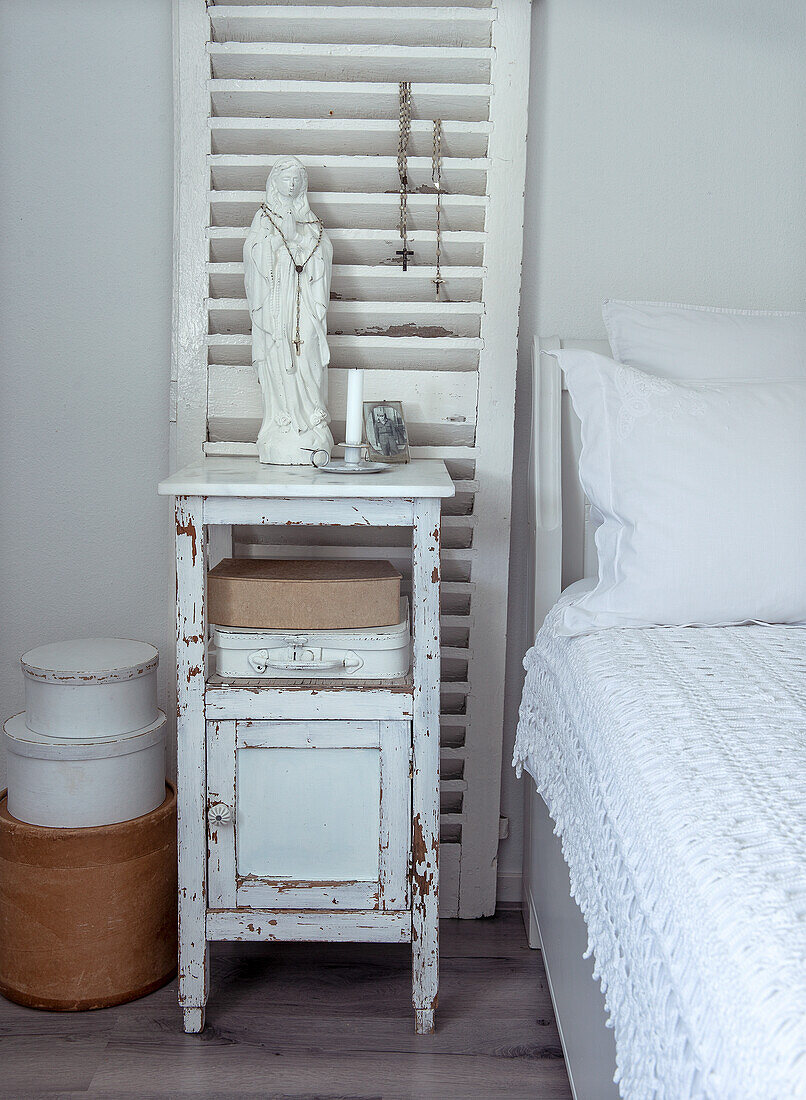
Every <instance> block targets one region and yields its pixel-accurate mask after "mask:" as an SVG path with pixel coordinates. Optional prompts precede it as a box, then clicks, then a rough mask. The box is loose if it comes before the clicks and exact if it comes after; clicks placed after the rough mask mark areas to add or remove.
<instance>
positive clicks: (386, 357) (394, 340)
mask: <svg viewBox="0 0 806 1100" xmlns="http://www.w3.org/2000/svg"><path fill="white" fill-rule="evenodd" d="M328 344H329V345H330V363H331V366H335V367H341V366H343V367H350V366H353V367H363V368H364V369H366V370H373V369H374V368H376V367H382V368H384V369H387V370H404V371H411V372H412V373H417V371H419V370H435V371H437V370H443V371H475V370H476V369H477V367H478V358H479V351H480V350H481V347H482V342H481V339H479V338H476V337H472V336H446V337H440V338H434V339H431V338H430V337H422V336H331V337H329V338H328ZM207 346H208V348H209V354H210V359H211V362H215V363H221V364H226V365H236V366H237V365H241V364H244V365H248V364H251V362H252V340H251V337H250V336H246V335H244V334H242V333H238V334H236V335H228V334H212V333H211V334H210V335H209V336H208V337H207ZM210 369H212V367H211V368H210ZM387 396H388V395H387Z"/></svg>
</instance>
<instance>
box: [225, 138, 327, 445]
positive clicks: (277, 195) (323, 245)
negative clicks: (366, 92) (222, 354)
mask: <svg viewBox="0 0 806 1100" xmlns="http://www.w3.org/2000/svg"><path fill="white" fill-rule="evenodd" d="M243 263H244V283H245V286H246V298H247V301H248V302H249V314H250V316H251V318H252V364H253V366H254V367H255V368H256V370H257V375H258V380H259V381H260V389H261V393H262V395H263V424H262V426H261V429H260V433H259V435H258V437H257V449H258V455H259V456H260V461H261V462H271V463H276V464H278V465H283V466H300V465H310V463H311V456H312V452H314V451H317V450H324V451H326V452H327V454H328V456H329V455H330V452H331V450H332V448H333V436H332V435H331V434H330V429H329V428H328V423H329V421H330V416H329V415H328V411H327V366H328V363H329V362H330V349H329V348H328V346H327V307H328V303H329V301H330V276H331V270H332V267H333V246H332V245H331V243H330V241H329V240H328V238H327V236H326V234H325V232H324V228H323V226H322V223H321V222H320V221H319V219H318V218H317V217H316V215H315V214H314V213H313V212H312V210H311V208H310V206H309V205H308V174H307V172H306V171H305V168H304V167H303V165H302V164H301V163H300V162H299V161H298V160H297V158H296V157H290V156H289V157H281V158H280V159H279V160H278V161H277V162H276V163H275V165H274V167H273V168H272V170H271V173H270V174H269V178H268V180H267V181H266V201H265V202H264V203H262V204H261V206H260V209H259V210H258V212H257V213H256V214H255V216H254V218H253V220H252V224H251V226H250V227H249V232H248V234H247V236H246V243H245V244H244V250H243Z"/></svg>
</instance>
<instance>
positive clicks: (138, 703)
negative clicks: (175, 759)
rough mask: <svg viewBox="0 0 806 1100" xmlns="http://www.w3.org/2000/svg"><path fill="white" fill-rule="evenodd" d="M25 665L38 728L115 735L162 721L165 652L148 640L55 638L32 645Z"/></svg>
mask: <svg viewBox="0 0 806 1100" xmlns="http://www.w3.org/2000/svg"><path fill="white" fill-rule="evenodd" d="M21 664H22V671H23V673H24V675H25V714H26V723H27V725H28V728H29V729H30V730H33V731H34V733H44V734H47V735H49V736H50V737H79V738H82V739H86V738H88V737H115V736H117V735H118V734H122V733H131V732H132V731H133V730H141V729H145V728H146V727H147V726H151V725H152V724H153V723H154V722H156V720H157V714H158V711H157V665H158V664H159V652H158V651H157V650H156V649H155V647H154V646H153V645H149V644H148V643H147V642H135V641H131V640H130V639H128V638H80V639H77V640H76V641H71V642H54V643H53V644H51V645H41V646H37V648H36V649H30V650H29V651H28V652H27V653H24V654H23V655H22V659H21ZM9 812H10V811H9Z"/></svg>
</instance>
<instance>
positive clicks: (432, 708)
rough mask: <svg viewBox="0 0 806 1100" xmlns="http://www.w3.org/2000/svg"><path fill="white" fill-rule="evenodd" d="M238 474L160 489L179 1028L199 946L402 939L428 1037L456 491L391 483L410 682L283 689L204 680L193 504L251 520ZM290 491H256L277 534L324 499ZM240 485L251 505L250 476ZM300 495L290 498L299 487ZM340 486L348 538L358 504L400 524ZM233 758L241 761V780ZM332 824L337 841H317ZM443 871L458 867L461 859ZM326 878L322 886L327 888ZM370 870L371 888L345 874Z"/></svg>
mask: <svg viewBox="0 0 806 1100" xmlns="http://www.w3.org/2000/svg"><path fill="white" fill-rule="evenodd" d="M239 464H240V465H241V466H243V467H245V468H246V469H249V470H251V469H252V467H254V466H255V465H256V463H254V462H253V461H251V460H249V459H245V458H242V459H231V460H229V462H228V463H225V464H223V465H222V463H221V462H220V461H219V462H216V460H214V459H208V460H206V462H205V463H204V464H203V467H204V468H202V467H200V466H198V465H197V466H196V467H195V468H193V469H191V470H190V471H187V470H185V471H180V472H179V473H178V474H177V475H176V476H175V477H174V478H172V479H169V481H168V482H166V483H163V485H162V486H161V487H160V488H161V491H162V492H163V493H168V494H170V493H177V494H178V495H177V500H176V552H177V682H178V730H179V766H180V767H179V784H180V789H179V810H180V818H179V845H180V867H179V875H180V879H179V882H180V1003H181V1004H182V1006H183V1010H184V1025H185V1029H186V1030H193V1029H196V1030H198V1029H199V1028H201V1027H203V1025H204V1013H203V1009H204V1004H205V1002H206V997H207V988H206V986H207V969H208V948H207V941H208V940H209V939H214V938H235V939H241V938H247V939H248V938H256V939H277V938H280V939H328V938H336V939H346V940H350V939H354V940H359V941H362V940H378V941H407V940H409V939H411V940H412V997H413V1003H414V1008H415V1027H416V1029H417V1031H418V1032H421V1033H424V1032H428V1031H431V1030H433V1026H434V1011H435V1008H436V999H437V992H438V953H439V949H438V935H439V931H438V869H437V859H438V850H439V819H440V814H439V806H440V789H439V762H440V747H439V728H440V723H439V700H440V688H439V661H440V645H439V579H440V558H439V543H440V501H441V499H442V498H443V497H445V496H448V495H450V494H451V493H452V492H453V484H452V482H451V480H450V479H449V478H448V476H447V472H446V470H445V466H444V463H441V462H434V463H431V464H430V465H429V463H427V462H420V463H419V464H418V469H417V470H416V472H415V473H416V480H418V481H422V482H423V483H424V484H426V485H428V486H430V496H415V495H413V492H412V489H413V485H412V484H411V483H409V485H408V486H406V485H405V483H404V482H403V481H402V480H401V481H398V482H395V484H396V486H397V487H398V488H399V490H400V498H402V499H403V500H404V501H410V502H411V509H412V519H413V527H412V563H413V566H412V567H413V589H412V607H413V614H412V620H413V626H414V640H413V649H414V663H413V676H412V678H406V679H405V680H404V681H402V682H394V681H393V682H391V683H388V684H387V685H386V686H385V687H384V688H382V689H379V688H378V686H377V682H375V683H372V682H370V683H369V684H367V685H364V684H362V683H361V682H356V683H353V684H351V683H349V682H345V681H324V680H307V681H299V682H296V681H286V682H283V684H282V686H281V687H280V686H277V685H276V682H275V681H268V682H267V681H261V680H257V679H256V680H248V681H238V682H237V683H238V686H237V687H235V686H232V685H230V684H229V683H228V682H227V681H223V680H221V678H220V677H214V676H212V675H211V674H210V670H209V667H208V659H207V653H206V648H207V647H206V644H205V639H206V637H207V623H206V615H205V584H206V572H205V559H206V524H205V502H206V501H208V500H209V499H210V498H211V497H213V498H214V497H216V496H218V498H219V499H221V500H222V502H226V503H227V504H228V505H229V507H230V509H231V510H230V511H229V512H228V513H226V514H227V516H228V518H229V520H231V522H232V523H233V524H237V523H238V522H239V520H243V519H244V518H245V517H247V516H249V515H251V514H252V513H251V512H250V509H251V507H252V506H253V504H254V498H253V497H250V496H246V497H240V496H234V497H232V496H231V497H228V498H227V497H225V496H222V490H223V487H224V486H227V485H229V484H230V482H231V481H232V480H233V477H234V480H235V483H236V484H237V486H238V488H239V491H243V485H244V480H243V478H238V476H237V467H238V466H239ZM262 469H265V467H263V468H262ZM402 469H403V470H404V471H405V469H406V468H405V467H403V468H402ZM286 473H288V472H287V471H286ZM292 481H293V478H292V477H290V475H289V477H288V479H287V481H285V482H283V481H279V480H278V477H277V475H276V472H275V474H274V475H273V476H271V477H268V476H267V478H266V479H264V481H263V482H262V485H261V488H262V490H263V493H264V495H265V498H266V499H267V500H268V501H269V502H270V503H271V502H274V503H278V504H279V503H282V506H283V515H284V517H285V521H286V522H288V523H291V524H294V523H298V522H299V521H300V513H302V514H303V515H308V516H309V515H310V513H308V512H306V507H307V505H309V504H310V503H311V501H316V500H317V499H318V497H317V493H318V491H319V490H318V487H317V485H316V482H315V481H313V482H310V481H309V483H308V486H307V499H306V498H305V497H304V496H301V495H300V496H297V497H290V496H286V497H285V498H282V497H280V498H278V495H277V494H278V486H280V485H282V484H287V483H290V482H292ZM190 484H194V485H196V486H198V488H197V490H196V494H195V495H193V496H187V495H183V494H182V493H181V492H180V490H181V488H182V487H186V486H188V485H190ZM248 484H249V485H250V492H254V491H255V485H254V471H253V470H252V473H251V475H250V481H249V482H248ZM295 484H296V487H297V491H298V492H299V493H300V494H301V492H302V484H303V483H302V482H296V483H295ZM349 484H350V486H352V487H353V490H354V492H357V493H358V494H359V495H358V496H357V497H355V498H353V499H351V498H350V497H344V498H341V499H339V500H331V501H330V504H331V506H332V507H331V508H330V510H329V512H328V515H327V518H326V520H323V521H322V522H326V523H327V524H328V525H331V524H339V523H340V522H343V523H344V525H345V526H347V527H351V526H352V525H353V523H354V516H355V510H356V507H358V508H359V509H361V508H362V507H363V505H364V504H365V503H366V500H365V499H364V496H367V497H368V498H369V500H370V502H372V503H373V504H374V506H375V513H374V515H373V521H377V525H378V526H379V527H381V528H383V527H386V526H388V524H389V523H390V519H391V517H393V516H395V515H397V514H398V512H399V508H400V502H399V499H397V498H394V497H393V498H389V497H386V496H380V495H379V494H378V492H377V489H376V486H375V480H374V479H372V478H355V479H352V480H351V481H350V482H349ZM384 508H386V509H388V514H387V515H384V514H383V510H384ZM239 509H240V512H241V515H239ZM208 518H209V517H208ZM275 518H277V517H275ZM461 690H465V691H466V685H463V686H462V689H461ZM205 712H206V718H207V722H206V727H205ZM408 719H410V721H409V720H408ZM289 720H292V721H289ZM205 736H206V742H207V753H206V754H205ZM410 748H411V750H412V755H411V757H410V755H409V750H410ZM307 753H310V754H312V755H311V757H306V754H307ZM296 754H299V756H296ZM356 754H358V756H360V760H358V759H357V757H356ZM241 755H243V757H246V756H247V755H248V756H249V759H248V760H245V762H244V765H243V768H242V767H241V765H240V763H239V756H241ZM317 756H318V757H319V761H317V762H316V763H315V762H314V760H315V757H317ZM292 758H293V759H292ZM322 760H324V764H325V766H324V767H322V765H321V761H322ZM273 761H279V763H278V764H277V765H276V766H275V764H274V763H273ZM284 770H285V772H286V773H287V774H286V775H285V780H284V779H283V771H284ZM306 782H307V783H308V787H307V788H306V787H305V784H306ZM463 789H464V784H463V783H462V782H460V783H458V784H456V783H454V785H453V786H452V787H448V788H446V792H447V793H449V794H457V793H461V792H462V791H463ZM267 791H269V798H268V800H267V798H266V792H267ZM301 792H305V797H300V793H301ZM449 817H450V815H449ZM368 821H369V822H371V823H372V825H371V827H370V828H369V829H368V828H367V823H368ZM449 824H454V823H452V822H449ZM326 829H329V830H333V835H332V836H330V837H328V838H327V841H326V839H325V830H326ZM239 830H240V832H239ZM244 830H246V832H245V833H244ZM205 834H206V835H205ZM370 837H371V843H372V855H371V857H370V858H368V854H367V853H368V850H369V849H368V848H367V843H368V842H369V839H370ZM239 862H240V863H242V864H243V866H242V867H241V866H239ZM370 864H371V867H370ZM452 867H453V869H454V871H455V867H456V865H455V863H453V864H452ZM327 871H330V872H331V873H332V875H333V877H332V878H328V879H325V878H324V875H325V874H326V872H327ZM368 874H371V875H374V878H366V877H348V876H367V875H368ZM313 875H316V876H317V877H316V878H313V877H305V878H303V877H302V876H313ZM208 876H209V886H208V884H207V879H208ZM279 876H282V877H279ZM454 881H455V877H454ZM233 906H234V909H233ZM286 906H288V907H289V908H286ZM320 906H321V907H322V910H323V911H322V912H321V913H319V912H317V907H320Z"/></svg>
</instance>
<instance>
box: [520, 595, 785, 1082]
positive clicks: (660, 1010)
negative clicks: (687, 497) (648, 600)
mask: <svg viewBox="0 0 806 1100" xmlns="http://www.w3.org/2000/svg"><path fill="white" fill-rule="evenodd" d="M554 617H555V613H552V615H550V616H549V618H548V620H547V622H546V625H545V626H544V627H543V629H542V630H541V631H540V633H539V634H538V636H537V641H536V644H535V647H534V648H533V649H532V650H530V652H529V654H528V655H527V658H526V661H525V666H526V669H527V678H526V685H525V688H524V694H523V701H522V704H521V715H520V724H519V727H518V737H517V742H516V746H515V761H514V763H515V764H516V765H517V766H518V767H519V768H520V766H521V765H523V766H525V767H526V768H527V770H528V771H529V772H530V774H531V775H532V776H533V777H534V779H535V781H536V783H537V787H538V790H539V791H540V793H541V795H542V796H543V797H544V799H545V801H546V803H547V805H548V807H549V811H550V813H551V815H552V817H553V818H554V820H555V822H556V824H557V830H556V831H557V832H558V833H559V834H560V836H561V838H562V845H563V852H564V854H565V858H566V861H567V863H568V866H569V869H570V875H571V884H572V893H573V895H574V897H575V898H576V900H577V902H578V904H579V906H580V908H581V910H582V913H583V914H584V916H585V919H586V921H587V925H588V934H589V950H592V951H593V954H594V958H595V963H596V970H595V973H596V976H597V977H598V978H599V979H600V980H601V983H602V988H603V990H604V994H605V998H606V1002H607V1008H608V1011H609V1013H610V1016H611V1020H612V1023H613V1026H614V1028H615V1035H616V1045H617V1051H618V1058H617V1061H618V1073H617V1080H619V1083H620V1089H621V1094H622V1096H623V1097H625V1098H629V1100H648V1098H650V1097H657V1098H663V1100H687V1098H689V1097H691V1098H694V1097H697V1098H699V1097H708V1098H718V1100H766V1098H769V1100H795V1098H798V1097H806V629H805V628H798V627H760V626H758V627H756V626H749V627H723V628H708V629H697V628H665V629H664V628H656V629H647V630H612V631H604V632H601V633H598V634H591V635H587V636H583V637H579V638H564V637H559V636H556V635H555V634H554V632H553V628H552V621H553V618H554Z"/></svg>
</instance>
